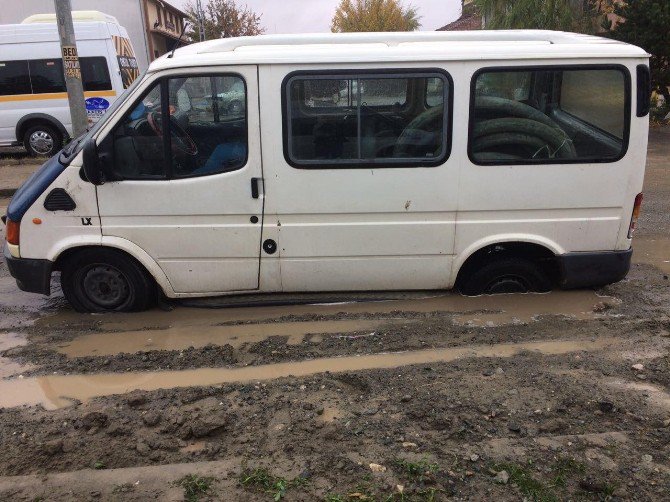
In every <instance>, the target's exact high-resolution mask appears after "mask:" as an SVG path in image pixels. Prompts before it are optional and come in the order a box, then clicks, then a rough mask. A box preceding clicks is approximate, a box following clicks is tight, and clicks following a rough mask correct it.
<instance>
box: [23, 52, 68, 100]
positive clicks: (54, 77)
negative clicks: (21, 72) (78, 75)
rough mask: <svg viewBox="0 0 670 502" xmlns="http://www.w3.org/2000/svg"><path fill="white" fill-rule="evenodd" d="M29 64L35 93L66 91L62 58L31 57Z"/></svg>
mask: <svg viewBox="0 0 670 502" xmlns="http://www.w3.org/2000/svg"><path fill="white" fill-rule="evenodd" d="M28 64H29V68H30V83H31V84H32V87H33V94H44V93H48V92H65V77H64V76H63V61H62V60H61V59H31V60H30V61H29V62H28Z"/></svg>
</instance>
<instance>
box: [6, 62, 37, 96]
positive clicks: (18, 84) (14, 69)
mask: <svg viewBox="0 0 670 502" xmlns="http://www.w3.org/2000/svg"><path fill="white" fill-rule="evenodd" d="M31 92H32V90H31V88H30V73H29V72H28V61H0V96H12V95H16V94H30V93H31Z"/></svg>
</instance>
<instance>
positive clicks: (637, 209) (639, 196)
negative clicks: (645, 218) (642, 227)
mask: <svg viewBox="0 0 670 502" xmlns="http://www.w3.org/2000/svg"><path fill="white" fill-rule="evenodd" d="M643 198H644V195H642V194H641V193H639V194H637V196H636V197H635V204H634V205H633V214H632V216H631V217H630V226H629V227H628V238H629V239H632V238H633V234H634V233H635V226H636V225H637V219H638V218H639V217H640V209H641V208H642V199H643Z"/></svg>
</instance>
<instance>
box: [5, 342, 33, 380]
mask: <svg viewBox="0 0 670 502" xmlns="http://www.w3.org/2000/svg"><path fill="white" fill-rule="evenodd" d="M27 343H28V340H26V337H25V336H24V335H21V334H19V333H0V353H2V352H4V351H5V350H9V349H13V348H14V347H21V346H23V345H26V344H27ZM34 368H35V366H33V365H27V364H25V365H24V364H19V363H17V362H15V361H13V360H12V359H10V358H8V357H3V356H0V378H7V377H11V376H15V375H19V374H21V373H23V372H25V371H28V370H31V369H34Z"/></svg>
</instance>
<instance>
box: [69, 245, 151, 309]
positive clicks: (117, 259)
mask: <svg viewBox="0 0 670 502" xmlns="http://www.w3.org/2000/svg"><path fill="white" fill-rule="evenodd" d="M61 284H62V288H63V294H64V295H65V298H66V299H67V301H68V302H70V305H72V307H73V308H74V309H75V310H76V311H78V312H137V311H141V310H146V309H148V308H150V307H152V306H153V305H154V304H155V302H156V299H157V291H156V284H155V282H154V280H153V278H152V277H151V276H150V275H149V273H148V272H147V271H146V270H145V269H144V267H142V265H140V264H139V263H138V262H137V261H136V260H134V259H133V258H130V257H129V256H127V255H126V254H124V253H122V252H120V251H116V250H114V249H85V250H83V251H80V252H78V253H76V254H74V255H72V256H71V257H69V258H68V260H67V261H66V262H65V264H64V265H63V269H62V272H61Z"/></svg>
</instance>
